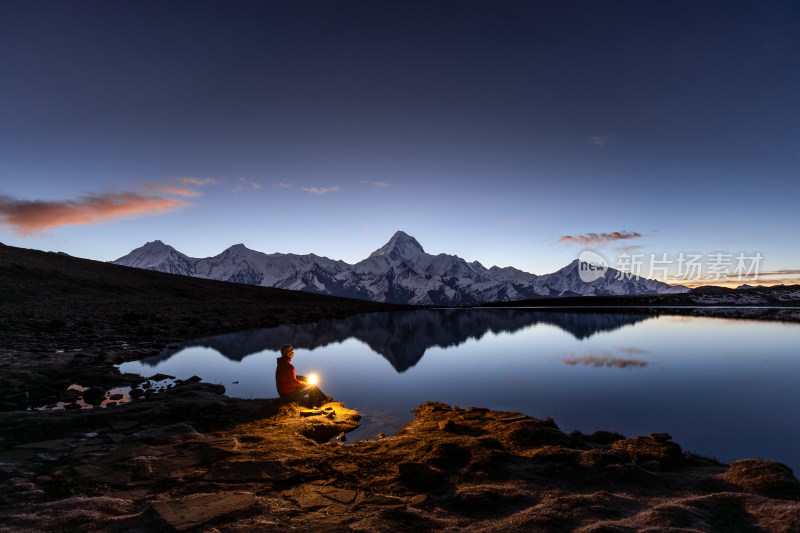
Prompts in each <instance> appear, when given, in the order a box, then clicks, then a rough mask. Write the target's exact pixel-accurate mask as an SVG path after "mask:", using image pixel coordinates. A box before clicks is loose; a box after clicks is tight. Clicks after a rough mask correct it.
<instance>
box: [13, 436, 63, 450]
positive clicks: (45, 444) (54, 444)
mask: <svg viewBox="0 0 800 533" xmlns="http://www.w3.org/2000/svg"><path fill="white" fill-rule="evenodd" d="M74 440H75V439H55V440H43V441H39V442H29V443H27V444H19V445H17V448H27V449H33V450H60V449H62V448H67V447H68V446H70V445H71V446H72V447H75V445H74V444H73V442H74Z"/></svg>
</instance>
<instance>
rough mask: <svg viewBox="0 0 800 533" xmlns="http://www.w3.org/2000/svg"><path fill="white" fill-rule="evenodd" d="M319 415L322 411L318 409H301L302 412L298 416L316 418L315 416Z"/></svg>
mask: <svg viewBox="0 0 800 533" xmlns="http://www.w3.org/2000/svg"><path fill="white" fill-rule="evenodd" d="M321 414H322V411H320V410H318V409H303V410H302V411H300V416H303V417H308V416H317V415H321Z"/></svg>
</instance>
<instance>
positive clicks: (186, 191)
mask: <svg viewBox="0 0 800 533" xmlns="http://www.w3.org/2000/svg"><path fill="white" fill-rule="evenodd" d="M144 188H145V189H148V190H151V191H156V192H163V193H167V194H177V195H178V196H183V197H186V198H189V197H194V196H200V193H199V192H197V191H195V190H194V189H190V188H188V187H173V186H171V185H159V184H157V183H145V184H144Z"/></svg>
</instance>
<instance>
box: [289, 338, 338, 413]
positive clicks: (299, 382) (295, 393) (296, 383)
mask: <svg viewBox="0 0 800 533" xmlns="http://www.w3.org/2000/svg"><path fill="white" fill-rule="evenodd" d="M292 357H294V348H292V346H291V345H290V344H284V345H283V346H281V356H280V357H278V367H277V368H276V369H275V385H276V387H277V388H278V394H279V395H280V397H281V398H283V399H286V400H288V401H291V402H297V403H300V404H303V403H307V405H308V407H311V408H313V407H319V406H321V405H322V404H324V403H325V402H330V401H331V400H332V399H333V398H331V397H330V396H325V394H323V393H322V391H321V390H319V388H318V387H317V386H316V385H312V384H310V383H308V381H307V380H306V378H305V377H304V376H296V375H295V373H294V365H292V362H291V361H292ZM306 396H307V397H308V400H307V402H304V401H303V400H304V397H306Z"/></svg>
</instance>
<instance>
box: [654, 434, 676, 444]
mask: <svg viewBox="0 0 800 533" xmlns="http://www.w3.org/2000/svg"><path fill="white" fill-rule="evenodd" d="M649 437H650V438H651V439H653V440H654V441H656V442H667V441H668V440H672V435H670V434H669V433H650V435H649Z"/></svg>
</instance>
